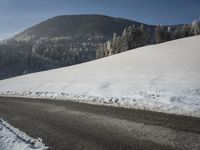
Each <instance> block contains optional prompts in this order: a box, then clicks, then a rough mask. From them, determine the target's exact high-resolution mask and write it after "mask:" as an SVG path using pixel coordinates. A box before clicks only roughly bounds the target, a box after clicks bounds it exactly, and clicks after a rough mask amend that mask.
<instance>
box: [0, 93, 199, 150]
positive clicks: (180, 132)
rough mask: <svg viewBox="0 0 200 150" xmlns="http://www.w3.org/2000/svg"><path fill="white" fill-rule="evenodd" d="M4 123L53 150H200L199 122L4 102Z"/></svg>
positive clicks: (61, 104) (65, 104)
mask: <svg viewBox="0 0 200 150" xmlns="http://www.w3.org/2000/svg"><path fill="white" fill-rule="evenodd" d="M0 118H3V119H4V120H6V121H8V122H9V123H11V124H12V125H13V126H15V127H17V128H19V129H20V130H22V131H24V132H25V133H27V134H28V135H30V136H32V137H35V138H37V137H41V138H42V139H43V141H44V143H45V144H46V145H47V146H49V147H50V149H53V150H141V149H142V150H147V149H148V150H151V149H152V150H157V149H159V150H165V149H175V150H177V149H186V150H200V118H192V117H185V116H177V115H168V114H164V113H155V112H150V111H141V110H133V109H124V108H115V107H105V106H95V105H89V104H81V103H74V102H70V101H56V100H55V101H53V100H40V99H26V98H3V97H0Z"/></svg>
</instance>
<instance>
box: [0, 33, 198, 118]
mask: <svg viewBox="0 0 200 150" xmlns="http://www.w3.org/2000/svg"><path fill="white" fill-rule="evenodd" d="M199 64H200V36H195V37H189V38H184V39H180V40H175V41H170V42H166V43H162V44H158V45H153V46H146V47H142V48H138V49H134V50H131V51H127V52H124V53H120V54H117V55H114V56H110V57H107V58H103V59H99V60H95V61H91V62H88V63H83V64H80V65H74V66H70V67H64V68H60V69H54V70H50V71H44V72H39V73H33V74H29V75H24V76H20V77H16V78H11V79H7V80H2V81H0V94H1V95H3V96H26V97H34V98H49V99H60V100H73V101H77V102H86V103H92V104H103V105H113V106H120V107H128V108H135V109H145V110H152V111H159V112H166V113H174V114H180V115H189V116H196V117H200V67H199Z"/></svg>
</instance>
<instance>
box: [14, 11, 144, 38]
mask: <svg viewBox="0 0 200 150" xmlns="http://www.w3.org/2000/svg"><path fill="white" fill-rule="evenodd" d="M130 25H135V26H140V25H141V23H139V22H136V21H131V20H127V19H121V18H113V17H108V16H103V15H65V16H58V17H54V18H51V19H48V20H46V21H44V22H41V23H39V24H37V25H35V26H33V27H31V28H29V29H27V30H25V31H23V32H22V33H19V34H17V35H15V36H14V39H15V40H26V41H30V40H37V39H40V38H54V37H102V38H103V39H104V40H108V39H110V38H112V36H113V33H114V32H116V33H117V34H121V33H122V31H123V30H124V29H125V28H126V27H128V26H130Z"/></svg>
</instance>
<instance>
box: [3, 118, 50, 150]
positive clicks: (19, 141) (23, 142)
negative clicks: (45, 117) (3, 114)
mask: <svg viewBox="0 0 200 150" xmlns="http://www.w3.org/2000/svg"><path fill="white" fill-rule="evenodd" d="M0 149H1V150H46V149H48V147H46V146H45V145H44V144H43V143H42V139H41V138H38V139H33V138H32V137H30V136H28V135H27V134H25V133H24V132H22V131H20V130H19V129H17V128H15V127H13V126H12V125H10V124H9V123H7V122H6V121H4V120H3V119H0Z"/></svg>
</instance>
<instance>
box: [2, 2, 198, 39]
mask: <svg viewBox="0 0 200 150" xmlns="http://www.w3.org/2000/svg"><path fill="white" fill-rule="evenodd" d="M65 14H66V15H70V14H104V15H109V16H114V17H122V18H127V19H131V20H136V21H140V22H144V23H147V24H180V23H190V22H192V20H193V19H195V18H198V17H200V0H0V39H4V38H7V37H10V36H12V35H14V34H16V33H18V32H20V31H22V30H24V29H26V28H27V27H30V26H32V25H34V24H37V23H39V22H40V21H43V20H46V19H48V18H50V17H54V16H57V15H65Z"/></svg>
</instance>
